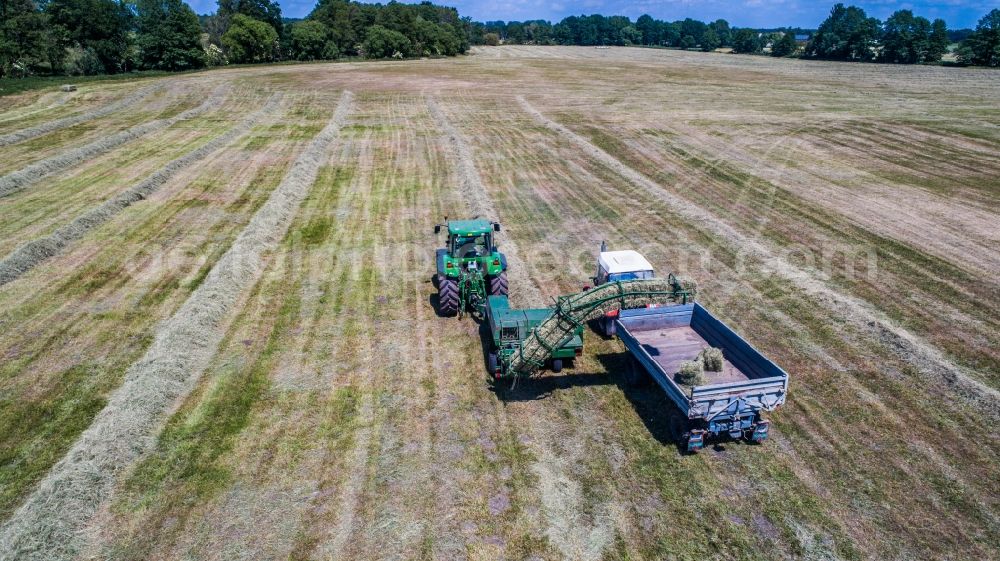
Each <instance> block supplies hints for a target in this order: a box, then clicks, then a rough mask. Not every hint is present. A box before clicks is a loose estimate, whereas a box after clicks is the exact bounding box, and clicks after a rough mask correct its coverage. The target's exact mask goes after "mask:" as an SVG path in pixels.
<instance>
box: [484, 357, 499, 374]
mask: <svg viewBox="0 0 1000 561" xmlns="http://www.w3.org/2000/svg"><path fill="white" fill-rule="evenodd" d="M499 365H500V362H499V361H498V360H497V354H496V353H495V352H493V351H490V352H489V353H488V354H487V355H486V368H487V369H489V371H490V376H491V377H492V376H494V375H496V373H497V370H498V368H497V367H498V366H499Z"/></svg>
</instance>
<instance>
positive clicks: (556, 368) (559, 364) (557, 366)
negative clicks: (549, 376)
mask: <svg viewBox="0 0 1000 561" xmlns="http://www.w3.org/2000/svg"><path fill="white" fill-rule="evenodd" d="M562 368H563V361H562V359H561V358H556V359H552V372H555V373H556V374H558V373H560V372H562Z"/></svg>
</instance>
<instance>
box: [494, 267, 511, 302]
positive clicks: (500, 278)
mask: <svg viewBox="0 0 1000 561" xmlns="http://www.w3.org/2000/svg"><path fill="white" fill-rule="evenodd" d="M507 293H508V290H507V271H504V272H502V273H500V274H499V275H497V276H495V277H490V295H491V296H507Z"/></svg>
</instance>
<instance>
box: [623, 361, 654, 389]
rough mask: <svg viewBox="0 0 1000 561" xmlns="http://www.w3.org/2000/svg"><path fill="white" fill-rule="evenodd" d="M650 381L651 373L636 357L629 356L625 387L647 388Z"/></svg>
mask: <svg viewBox="0 0 1000 561" xmlns="http://www.w3.org/2000/svg"><path fill="white" fill-rule="evenodd" d="M648 381H649V373H647V372H646V369H645V368H644V367H643V366H642V364H639V361H638V360H636V358H635V357H634V356H631V355H629V357H628V365H626V366H625V385H627V386H628V387H630V388H639V387H642V386H645V385H646V384H647V382H648Z"/></svg>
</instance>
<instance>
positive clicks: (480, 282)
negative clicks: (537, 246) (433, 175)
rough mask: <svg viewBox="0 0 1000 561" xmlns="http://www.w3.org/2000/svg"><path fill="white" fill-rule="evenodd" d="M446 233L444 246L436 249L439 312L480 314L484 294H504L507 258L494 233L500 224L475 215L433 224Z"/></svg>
mask: <svg viewBox="0 0 1000 561" xmlns="http://www.w3.org/2000/svg"><path fill="white" fill-rule="evenodd" d="M442 228H445V229H446V230H447V233H448V240H447V243H446V246H445V247H443V248H440V249H438V250H437V256H436V257H437V272H436V273H435V274H434V278H433V281H434V285H435V286H436V287H437V289H438V310H439V311H440V312H441V314H442V315H446V316H453V315H458V316H459V317H462V316H463V315H464V314H466V313H474V314H477V315H479V316H480V317H482V316H483V315H484V313H485V311H486V305H487V297H489V296H506V295H507V258H506V257H505V256H504V254H503V253H500V251H499V250H498V249H497V245H496V241H495V239H494V234H495V233H496V232H499V231H500V223H498V222H492V221H489V220H484V219H481V218H474V219H472V220H450V221H449V220H448V217H445V223H444V224H437V225H435V226H434V233H435V234H439V233H440V232H441V230H442Z"/></svg>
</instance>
